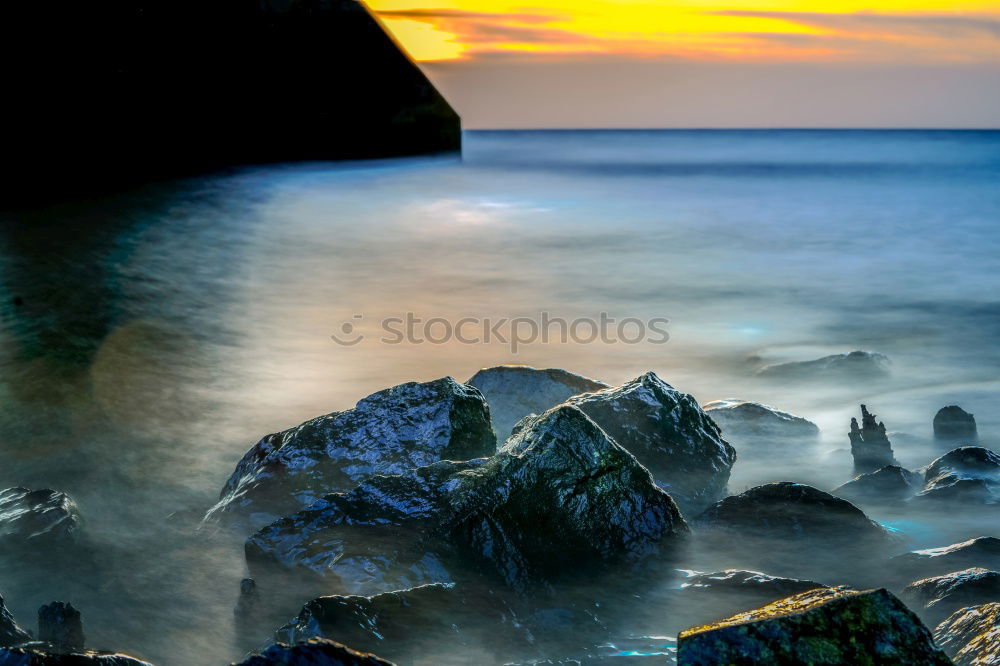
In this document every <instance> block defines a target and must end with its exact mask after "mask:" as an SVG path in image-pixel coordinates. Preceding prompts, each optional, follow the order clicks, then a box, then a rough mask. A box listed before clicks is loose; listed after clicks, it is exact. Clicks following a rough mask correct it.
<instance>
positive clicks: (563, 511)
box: [247, 405, 688, 594]
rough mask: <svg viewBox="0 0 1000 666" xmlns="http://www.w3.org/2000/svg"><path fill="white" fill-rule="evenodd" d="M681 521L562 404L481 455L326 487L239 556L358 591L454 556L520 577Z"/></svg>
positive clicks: (623, 556)
mask: <svg viewBox="0 0 1000 666" xmlns="http://www.w3.org/2000/svg"><path fill="white" fill-rule="evenodd" d="M687 531H688V527H687V525H686V523H685V522H684V519H683V518H682V517H681V515H680V512H679V510H678V509H677V506H676V504H675V503H674V501H673V500H672V499H671V498H670V496H669V495H668V494H667V493H665V492H664V491H663V490H661V489H660V488H659V487H657V485H656V484H655V483H654V482H653V479H652V477H651V476H650V474H649V472H648V471H647V470H646V469H645V468H644V467H643V466H642V465H641V464H639V462H638V461H637V460H636V459H635V458H634V457H633V456H632V455H631V454H630V453H629V452H628V451H626V450H625V449H623V448H622V447H621V446H619V445H618V444H617V443H615V442H614V440H612V439H611V438H610V437H608V435H607V434H606V433H605V432H604V431H603V430H601V429H600V428H599V427H598V426H597V425H596V424H595V423H594V422H593V421H591V420H590V419H589V418H587V416H586V415H585V414H584V413H583V412H581V411H580V410H579V409H577V408H575V407H572V406H570V405H561V406H559V407H556V408H554V409H552V410H549V411H548V412H546V413H544V414H542V415H541V416H538V417H535V418H534V419H532V420H531V421H530V422H529V423H526V424H525V425H524V427H522V428H521V429H520V431H519V432H518V433H517V435H515V436H514V437H511V438H510V439H509V440H508V441H507V442H506V443H505V444H504V446H503V447H501V449H500V450H499V451H498V452H497V453H496V455H494V456H493V457H491V458H489V459H486V460H473V461H468V462H464V463H451V462H440V463H437V464H435V465H431V466H427V467H424V468H418V469H416V470H411V471H410V472H408V473H406V474H402V475H398V476H391V477H381V476H379V477H372V478H370V479H369V480H368V481H366V482H365V483H363V484H362V485H360V486H359V487H358V488H357V489H355V490H353V491H350V492H348V493H339V494H332V495H329V496H327V497H325V498H324V499H323V500H321V501H320V502H317V503H315V504H314V505H312V506H310V507H309V508H307V509H305V510H303V511H300V512H298V513H296V514H293V515H292V516H289V517H287V518H284V519H282V520H279V521H276V522H275V523H273V524H272V525H269V526H267V527H266V528H264V529H262V530H260V531H258V533H256V534H255V535H253V536H252V537H251V538H250V539H249V540H248V542H247V559H248V562H249V563H250V566H251V572H252V573H254V575H255V576H256V575H265V573H266V572H265V569H266V568H268V563H270V564H277V565H278V566H280V567H284V568H285V569H286V570H293V569H299V570H308V571H309V572H311V573H313V574H320V575H325V576H330V575H333V576H336V577H337V578H339V579H340V580H341V582H342V583H343V582H345V581H346V582H347V583H348V584H347V585H345V587H350V589H353V590H359V591H363V592H365V593H368V594H370V593H372V592H376V591H384V590H385V589H386V586H398V585H399V584H400V583H402V582H405V580H416V581H418V582H429V581H437V582H446V581H449V580H450V579H451V576H452V575H453V574H454V572H451V573H449V572H450V571H451V569H453V566H452V565H451V564H450V563H451V562H454V561H456V560H459V561H461V562H464V563H465V564H467V565H469V566H472V567H473V568H477V569H479V568H481V569H484V570H485V571H487V572H492V573H493V574H495V575H498V576H499V577H500V578H502V579H503V580H504V581H505V582H506V583H507V584H509V585H511V586H512V587H514V588H517V589H525V588H526V587H528V586H530V585H534V584H536V583H545V582H548V581H551V580H554V579H556V578H560V577H563V576H565V575H567V574H576V575H581V574H582V573H583V572H584V571H586V568H587V566H588V565H594V566H596V567H599V568H603V567H606V566H607V565H610V564H612V563H614V562H630V561H636V560H641V559H645V558H647V557H650V556H654V555H659V554H661V553H663V552H666V551H667V550H669V547H670V546H671V545H673V543H674V542H675V541H676V540H677V538H679V537H682V536H684V535H685V534H686V533H687ZM553 544H557V545H558V546H557V547H554V546H553ZM567 559H569V560H572V561H573V562H574V566H573V567H569V568H568V567H566V566H565V563H566V561H567ZM654 559H655V558H654ZM445 565H447V568H446V567H445ZM366 576H367V577H366ZM352 585H353V587H351V586H352ZM345 591H346V590H345Z"/></svg>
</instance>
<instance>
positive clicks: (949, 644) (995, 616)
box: [934, 602, 1000, 666]
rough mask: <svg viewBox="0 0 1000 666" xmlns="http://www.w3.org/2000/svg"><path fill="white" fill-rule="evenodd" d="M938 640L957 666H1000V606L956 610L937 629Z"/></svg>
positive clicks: (936, 639)
mask: <svg viewBox="0 0 1000 666" xmlns="http://www.w3.org/2000/svg"><path fill="white" fill-rule="evenodd" d="M934 640H935V641H936V642H937V644H938V646H940V647H941V649H942V650H944V651H945V653H947V654H948V656H949V657H951V658H952V661H954V662H955V666H1000V603H996V602H994V603H988V604H982V605H980V606H969V607H967V608H962V609H961V610H957V611H955V613H954V614H952V615H951V616H950V617H949V618H948V619H946V620H945V621H944V622H942V623H941V624H939V625H938V626H937V628H936V629H934Z"/></svg>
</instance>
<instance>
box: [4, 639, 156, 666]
mask: <svg viewBox="0 0 1000 666" xmlns="http://www.w3.org/2000/svg"><path fill="white" fill-rule="evenodd" d="M0 666H151V664H149V663H148V662H145V661H142V660H140V659H136V658H135V657H129V656H128V655H124V654H118V653H117V652H98V651H94V650H80V651H73V652H50V651H49V650H48V649H47V648H46V647H45V646H44V645H42V646H38V647H36V646H33V645H31V644H28V645H24V646H21V647H14V648H0Z"/></svg>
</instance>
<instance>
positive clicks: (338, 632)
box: [275, 585, 526, 664]
mask: <svg viewBox="0 0 1000 666" xmlns="http://www.w3.org/2000/svg"><path fill="white" fill-rule="evenodd" d="M314 637H327V638H333V639H335V640H338V641H342V642H344V643H347V644H350V645H352V646H354V647H355V648H356V649H361V650H371V651H375V650H378V653H379V654H381V655H384V656H385V657H386V658H388V659H392V660H393V661H397V662H399V663H406V664H409V663H433V661H432V660H431V659H432V657H433V655H435V654H451V655H457V654H461V655H462V656H463V659H464V662H463V663H476V661H477V659H475V657H474V656H473V655H476V656H479V657H480V658H481V659H480V660H479V663H494V662H496V659H495V658H485V657H484V654H488V655H490V657H492V656H493V655H494V654H499V652H502V651H505V650H509V649H510V644H512V643H518V642H524V641H525V640H526V635H525V634H524V632H523V630H520V629H518V628H517V625H516V618H514V617H513V616H512V615H511V614H510V612H509V611H507V610H506V608H505V606H504V605H503V603H502V602H498V600H497V599H495V598H492V597H490V596H485V595H470V596H468V597H466V596H465V595H463V594H461V593H460V591H459V590H457V589H456V588H455V587H454V586H451V585H424V586H421V587H416V588H413V589H409V590H400V591H396V592H387V593H383V594H378V595H374V596H369V597H365V596H338V595H334V596H326V597H319V598H317V599H313V600H312V601H310V602H309V603H307V604H306V605H305V606H304V607H303V608H302V611H301V612H300V613H299V614H298V616H297V617H296V618H294V619H293V620H292V621H291V622H289V623H288V624H286V625H285V626H283V627H281V628H280V629H278V631H277V633H276V634H275V638H276V639H277V640H278V641H279V642H283V643H289V644H293V643H298V642H301V641H305V640H308V639H310V638H314Z"/></svg>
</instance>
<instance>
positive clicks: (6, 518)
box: [0, 488, 80, 552]
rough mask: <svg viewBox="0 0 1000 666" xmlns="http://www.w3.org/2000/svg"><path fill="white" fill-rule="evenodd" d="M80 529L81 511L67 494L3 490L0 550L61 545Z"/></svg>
mask: <svg viewBox="0 0 1000 666" xmlns="http://www.w3.org/2000/svg"><path fill="white" fill-rule="evenodd" d="M79 528H80V512H79V510H78V509H77V507H76V503H75V502H74V501H73V500H72V499H70V497H69V495H67V494H66V493H61V492H57V491H55V490H47V489H46V490H28V489H27V488H7V489H6V490H0V549H8V548H19V547H23V546H31V547H32V548H33V549H35V550H37V549H43V548H46V547H59V546H62V545H66V544H67V543H70V542H71V541H72V540H73V539H75V537H76V535H77V532H78V530H79ZM38 552H42V551H38Z"/></svg>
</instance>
